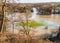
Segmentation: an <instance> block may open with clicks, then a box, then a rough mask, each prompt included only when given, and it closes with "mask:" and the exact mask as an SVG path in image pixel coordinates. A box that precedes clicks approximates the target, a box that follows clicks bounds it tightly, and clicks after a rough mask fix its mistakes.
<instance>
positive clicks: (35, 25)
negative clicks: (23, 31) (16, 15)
mask: <svg viewBox="0 0 60 43" xmlns="http://www.w3.org/2000/svg"><path fill="white" fill-rule="evenodd" d="M16 25H17V26H23V23H18V24H16ZM25 26H28V27H38V26H45V24H44V23H43V22H36V21H31V20H28V23H27V22H25Z"/></svg>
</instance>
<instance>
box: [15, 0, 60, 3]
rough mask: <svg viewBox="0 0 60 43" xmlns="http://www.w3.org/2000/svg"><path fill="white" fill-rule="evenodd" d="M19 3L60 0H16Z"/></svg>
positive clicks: (58, 0)
mask: <svg viewBox="0 0 60 43" xmlns="http://www.w3.org/2000/svg"><path fill="white" fill-rule="evenodd" d="M15 1H16V2H17V3H44V2H60V0H15Z"/></svg>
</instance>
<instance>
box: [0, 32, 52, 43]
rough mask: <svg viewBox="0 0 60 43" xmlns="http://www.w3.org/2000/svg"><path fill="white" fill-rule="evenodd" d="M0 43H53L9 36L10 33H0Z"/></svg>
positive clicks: (22, 36)
mask: <svg viewBox="0 0 60 43" xmlns="http://www.w3.org/2000/svg"><path fill="white" fill-rule="evenodd" d="M0 43H53V42H51V41H49V40H47V39H42V38H37V37H33V36H32V37H31V36H25V35H19V34H11V33H3V34H2V33H1V34H0Z"/></svg>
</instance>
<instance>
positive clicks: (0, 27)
mask: <svg viewBox="0 0 60 43" xmlns="http://www.w3.org/2000/svg"><path fill="white" fill-rule="evenodd" d="M4 6H5V4H3V5H2V18H1V26H0V32H1V30H2V26H3V20H4Z"/></svg>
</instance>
